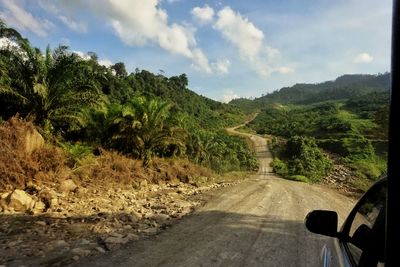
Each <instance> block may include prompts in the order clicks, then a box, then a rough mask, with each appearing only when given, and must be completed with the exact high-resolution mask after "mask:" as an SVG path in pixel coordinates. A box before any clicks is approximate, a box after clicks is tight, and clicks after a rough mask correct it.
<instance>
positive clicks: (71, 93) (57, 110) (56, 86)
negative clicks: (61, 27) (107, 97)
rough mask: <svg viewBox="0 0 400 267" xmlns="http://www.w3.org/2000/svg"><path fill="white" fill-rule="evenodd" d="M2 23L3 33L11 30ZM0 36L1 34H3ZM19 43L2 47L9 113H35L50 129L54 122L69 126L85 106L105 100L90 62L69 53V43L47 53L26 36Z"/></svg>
mask: <svg viewBox="0 0 400 267" xmlns="http://www.w3.org/2000/svg"><path fill="white" fill-rule="evenodd" d="M4 27H5V26H4V25H2V26H1V28H2V30H1V33H3V36H6V37H7V34H4V33H9V32H10V31H5V30H4ZM3 36H0V37H3ZM13 41H14V42H15V44H16V46H12V47H3V48H1V49H0V66H1V72H2V76H3V75H4V76H3V78H2V79H1V81H0V82H1V83H0V95H1V96H2V97H3V98H4V99H5V100H3V101H4V102H3V103H2V104H3V105H5V106H6V107H7V108H8V111H9V113H10V114H8V115H13V114H12V113H16V112H19V113H20V114H21V115H23V116H27V115H33V116H34V118H35V121H36V122H37V123H38V124H40V125H41V126H42V127H44V128H45V129H46V130H50V129H51V128H52V127H53V126H54V124H57V125H58V126H59V127H62V128H65V127H66V128H68V127H70V126H72V125H73V123H78V121H79V114H80V110H81V109H82V107H84V106H87V105H94V104H99V103H100V102H102V98H101V97H100V96H101V95H100V91H99V90H98V83H97V82H96V80H95V79H93V75H92V73H90V68H88V64H87V63H86V62H85V61H83V60H81V59H80V58H79V57H78V56H76V55H74V54H73V53H70V52H69V51H68V48H67V47H66V46H60V47H58V48H57V49H55V50H54V51H53V52H52V51H51V50H50V48H49V47H47V49H46V52H45V54H42V53H41V51H40V50H39V49H38V48H34V47H32V46H31V44H30V43H29V41H28V40H27V39H23V38H20V37H19V36H15V38H14V39H13Z"/></svg>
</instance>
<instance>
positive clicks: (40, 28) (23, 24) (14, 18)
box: [0, 0, 54, 37]
mask: <svg viewBox="0 0 400 267" xmlns="http://www.w3.org/2000/svg"><path fill="white" fill-rule="evenodd" d="M0 6H2V9H3V10H2V11H0V18H2V19H4V20H5V22H6V23H7V24H9V25H10V26H12V27H15V28H17V29H19V30H28V31H32V32H34V33H35V34H36V35H38V36H41V37H45V36H47V34H48V31H49V30H50V29H51V28H52V27H53V26H54V25H53V23H51V22H50V21H49V20H46V19H40V18H37V17H35V16H33V15H32V14H31V13H29V12H28V11H26V10H25V9H24V8H23V7H22V3H21V1H16V0H2V1H1V3H0Z"/></svg>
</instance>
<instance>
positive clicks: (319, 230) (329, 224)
mask: <svg viewBox="0 0 400 267" xmlns="http://www.w3.org/2000/svg"><path fill="white" fill-rule="evenodd" d="M305 225H306V227H307V229H308V230H309V231H310V232H313V233H315V234H320V235H326V236H332V237H339V233H338V231H337V228H338V215H337V213H336V212H334V211H330V210H313V211H311V212H310V213H308V214H307V216H306V219H305Z"/></svg>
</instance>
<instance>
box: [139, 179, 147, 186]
mask: <svg viewBox="0 0 400 267" xmlns="http://www.w3.org/2000/svg"><path fill="white" fill-rule="evenodd" d="M139 186H140V188H147V186H148V182H147V180H142V181H140V183H139Z"/></svg>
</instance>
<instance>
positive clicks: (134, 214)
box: [131, 210, 142, 222]
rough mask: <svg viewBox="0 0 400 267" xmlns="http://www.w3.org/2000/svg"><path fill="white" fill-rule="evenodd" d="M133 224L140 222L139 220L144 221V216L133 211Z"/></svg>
mask: <svg viewBox="0 0 400 267" xmlns="http://www.w3.org/2000/svg"><path fill="white" fill-rule="evenodd" d="M131 215H132V217H131V222H138V221H139V220H141V219H142V215H141V214H140V213H138V212H136V211H134V210H133V211H131Z"/></svg>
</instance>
